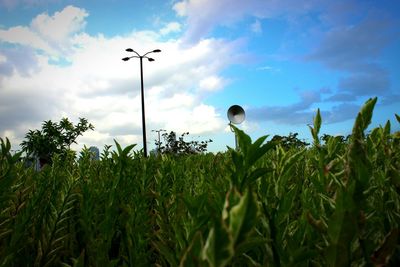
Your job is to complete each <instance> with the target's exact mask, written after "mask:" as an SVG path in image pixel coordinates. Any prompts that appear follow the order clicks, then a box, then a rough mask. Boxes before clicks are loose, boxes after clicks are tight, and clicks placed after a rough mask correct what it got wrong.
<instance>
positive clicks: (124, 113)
mask: <svg viewBox="0 0 400 267" xmlns="http://www.w3.org/2000/svg"><path fill="white" fill-rule="evenodd" d="M72 10H75V11H74V12H75V13H74V12H71V11H72ZM67 11H68V9H64V10H63V11H61V12H59V13H56V14H55V15H49V16H45V17H40V16H38V17H36V18H35V19H34V21H33V22H32V23H31V25H35V26H30V27H26V26H17V27H19V28H20V29H23V30H24V31H26V33H30V34H31V35H30V37H29V38H26V40H25V39H23V40H21V39H18V38H15V37H14V38H12V36H13V35H12V34H10V33H11V32H14V31H15V28H17V27H14V28H10V29H5V30H4V31H2V32H0V36H1V39H0V43H1V42H8V43H11V44H17V45H21V44H23V45H24V46H16V47H15V48H13V49H20V50H25V49H30V51H31V52H33V53H34V58H35V62H36V63H35V64H36V65H35V66H36V67H35V73H34V75H29V73H28V74H27V75H25V76H24V75H21V74H20V73H19V72H15V71H14V72H13V73H12V74H10V75H9V76H8V77H7V79H4V80H3V81H2V83H1V84H0V106H1V107H2V110H1V111H0V120H1V121H2V124H1V125H0V136H4V135H5V134H6V133H10V131H13V135H15V136H17V137H18V138H16V140H18V141H21V139H22V137H23V135H24V134H25V133H26V132H27V131H28V130H29V129H35V128H40V125H41V122H43V121H44V120H48V119H51V120H53V121H59V120H60V119H61V118H62V117H68V118H70V119H71V120H73V121H74V122H77V121H78V117H84V118H87V119H88V120H89V122H91V123H92V124H94V126H95V127H96V128H95V131H91V132H88V133H86V134H85V136H83V137H81V138H80V139H79V140H80V142H82V143H86V144H87V145H88V146H91V145H96V146H98V147H103V146H104V144H113V139H114V138H115V139H117V140H118V141H119V142H120V143H121V144H122V145H127V144H128V143H131V142H134V143H138V144H139V145H138V147H141V102H140V75H139V74H140V69H139V61H138V60H137V59H136V60H135V59H132V60H130V61H128V62H124V61H122V60H121V58H123V57H125V56H127V55H130V54H129V53H128V52H125V49H126V48H127V47H129V46H131V47H132V48H134V49H135V50H136V51H138V52H139V53H144V52H146V51H151V50H152V49H156V48H159V49H161V50H162V52H161V53H157V54H151V56H152V57H153V58H154V59H155V62H148V61H144V62H143V65H144V66H143V67H144V86H145V100H146V123H147V125H146V126H147V133H148V139H149V141H150V142H151V143H152V140H151V138H150V136H151V135H150V130H152V129H159V128H163V129H167V130H169V131H176V132H178V133H179V132H183V131H189V132H190V133H193V134H206V133H213V132H216V131H220V130H223V128H224V127H225V124H226V122H225V120H222V119H221V118H220V116H219V114H218V112H217V111H216V109H215V108H214V107H212V106H210V105H207V104H205V103H203V102H202V97H204V94H208V93H212V91H214V90H217V89H221V88H222V87H223V86H224V81H225V79H224V78H223V77H221V76H220V73H221V71H222V70H223V69H224V68H226V67H227V66H228V65H230V64H232V63H233V62H235V61H236V60H237V59H238V56H240V55H239V53H238V52H237V50H238V47H239V46H240V45H241V43H240V42H227V41H223V40H217V39H205V40H203V41H201V42H198V43H196V44H194V45H192V46H184V47H183V46H182V45H181V41H180V40H179V39H178V40H173V39H171V40H167V41H162V42H161V41H160V39H161V37H162V35H161V33H157V32H152V31H140V32H132V33H131V34H128V35H124V36H114V37H105V36H103V35H97V36H92V35H89V34H87V33H84V32H80V33H79V34H77V32H79V31H80V30H81V29H82V27H83V25H84V24H85V21H84V20H82V19H81V18H84V17H85V16H86V15H85V14H86V13H85V12H81V11H82V10H80V11H79V10H78V9H70V11H68V12H67ZM63 12H66V13H65V14H67V13H68V14H69V15H68V16H67V17H69V18H71V19H70V20H67V19H65V17H64V16H62V15H61V14H62V13H63ZM72 13H74V14H75V15H72ZM77 14H78V15H77ZM77 18H79V19H77ZM56 21H63V22H62V23H61V22H59V23H58V25H63V27H64V30H63V32H62V33H58V32H57V33H56V32H54V28H53V27H55V26H54V25H56V24H57V23H56ZM67 21H69V22H67ZM54 23H55V24H54ZM44 25H47V26H46V27H44ZM43 27H44V28H43ZM171 28H173V27H171ZM5 33H8V34H10V35H6V34H5ZM21 36H23V35H21ZM66 36H69V37H71V36H72V37H71V38H69V37H68V38H67V37H66ZM21 38H22V37H21ZM67 39H68V40H67ZM32 40H33V43H32ZM35 40H36V41H35ZM50 40H53V41H54V42H55V43H65V48H70V47H71V46H75V48H74V49H70V50H69V55H68V60H69V64H68V65H55V64H54V63H52V64H50V63H49V60H50V59H52V53H53V52H54V51H53V50H52V49H54V50H55V47H56V46H54V45H53V44H51V42H50ZM39 41H41V42H42V43H40V42H39ZM28 42H30V43H31V45H32V46H33V47H35V48H36V49H42V50H44V51H47V52H48V51H51V52H52V53H42V52H40V51H38V50H32V49H31V48H27V46H26V45H28ZM46 45H47V46H46ZM55 51H56V50H55ZM215 51H218V57H216V56H215ZM54 53H56V52H54ZM232 55H235V56H232ZM7 61H11V63H12V66H14V65H18V64H19V63H18V62H14V61H13V58H12V57H10V58H7ZM11 63H10V64H11ZM199 91H202V92H203V93H202V94H199Z"/></svg>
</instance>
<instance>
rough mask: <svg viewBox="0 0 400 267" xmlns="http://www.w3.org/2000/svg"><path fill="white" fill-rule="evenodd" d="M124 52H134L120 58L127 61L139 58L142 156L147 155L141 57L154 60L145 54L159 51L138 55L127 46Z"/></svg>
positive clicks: (158, 50)
mask: <svg viewBox="0 0 400 267" xmlns="http://www.w3.org/2000/svg"><path fill="white" fill-rule="evenodd" d="M125 51H126V52H133V53H135V55H134V56H131V57H124V58H123V59H122V60H123V61H128V60H129V59H131V58H138V59H140V84H141V91H140V92H141V98H142V130H143V151H144V156H145V157H147V143H146V118H145V112H144V90H143V58H147V60H148V61H150V62H151V61H154V59H153V58H151V57H148V56H147V55H148V54H150V53H159V52H161V50H160V49H155V50H153V51H149V52H147V53H145V54H143V55H140V54H139V53H138V52H136V51H135V50H133V49H132V48H127V49H125Z"/></svg>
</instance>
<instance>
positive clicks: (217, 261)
mask: <svg viewBox="0 0 400 267" xmlns="http://www.w3.org/2000/svg"><path fill="white" fill-rule="evenodd" d="M233 255H234V250H233V239H232V235H231V234H230V232H229V231H228V228H227V227H226V225H225V224H224V222H223V221H222V220H216V221H215V222H214V227H213V228H211V230H210V232H209V234H208V238H207V241H206V244H205V245H204V248H203V251H202V259H203V260H205V261H207V262H208V263H209V265H210V266H211V267H223V266H226V265H228V263H229V262H230V260H231V259H232V257H233Z"/></svg>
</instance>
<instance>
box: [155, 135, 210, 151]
mask: <svg viewBox="0 0 400 267" xmlns="http://www.w3.org/2000/svg"><path fill="white" fill-rule="evenodd" d="M187 135H189V132H186V133H183V134H182V135H181V136H180V137H179V138H178V139H177V138H176V133H175V132H174V131H171V132H170V133H164V134H162V137H163V139H164V142H165V143H163V142H162V141H156V142H155V144H156V146H157V152H158V153H160V154H174V155H188V154H198V153H203V152H206V151H207V146H208V143H210V142H212V140H211V139H209V140H206V141H190V142H186V141H185V140H184V137H185V136H187Z"/></svg>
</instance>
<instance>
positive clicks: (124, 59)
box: [122, 57, 130, 61]
mask: <svg viewBox="0 0 400 267" xmlns="http://www.w3.org/2000/svg"><path fill="white" fill-rule="evenodd" d="M129 59H130V57H124V58H123V59H122V60H123V61H128V60H129Z"/></svg>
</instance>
